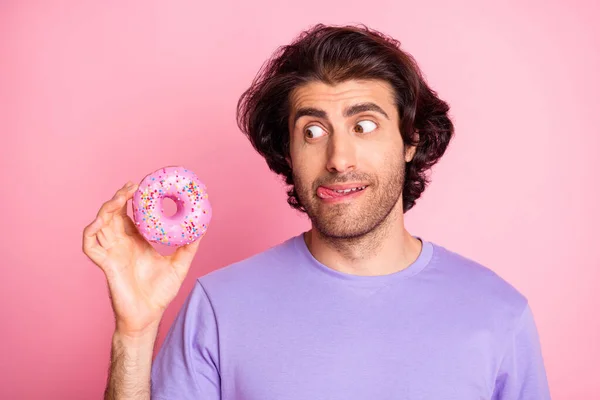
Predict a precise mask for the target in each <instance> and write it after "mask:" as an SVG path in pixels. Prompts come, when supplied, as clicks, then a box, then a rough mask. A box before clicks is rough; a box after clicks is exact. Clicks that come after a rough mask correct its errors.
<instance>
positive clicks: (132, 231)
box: [121, 217, 140, 236]
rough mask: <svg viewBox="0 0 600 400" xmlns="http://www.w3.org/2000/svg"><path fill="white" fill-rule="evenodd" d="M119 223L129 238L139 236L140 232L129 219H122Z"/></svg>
mask: <svg viewBox="0 0 600 400" xmlns="http://www.w3.org/2000/svg"><path fill="white" fill-rule="evenodd" d="M121 223H122V224H123V228H124V229H125V233H126V234H127V235H129V236H137V235H139V234H140V232H139V231H138V230H137V228H136V226H135V224H134V223H133V221H132V220H131V218H129V217H124V218H123V219H122V220H121Z"/></svg>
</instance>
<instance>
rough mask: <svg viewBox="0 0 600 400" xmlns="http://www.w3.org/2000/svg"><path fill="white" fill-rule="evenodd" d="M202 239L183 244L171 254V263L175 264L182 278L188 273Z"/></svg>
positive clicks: (174, 266)
mask: <svg viewBox="0 0 600 400" xmlns="http://www.w3.org/2000/svg"><path fill="white" fill-rule="evenodd" d="M201 240H202V238H199V239H197V240H195V241H193V242H192V243H189V244H186V245H184V246H181V247H179V248H178V249H177V250H175V253H173V254H172V255H171V265H173V268H175V271H176V272H177V275H179V276H180V277H181V279H182V280H183V279H184V278H185V276H186V275H187V273H188V271H189V269H190V265H192V260H193V259H194V256H195V255H196V252H197V251H198V246H199V245H200V241H201Z"/></svg>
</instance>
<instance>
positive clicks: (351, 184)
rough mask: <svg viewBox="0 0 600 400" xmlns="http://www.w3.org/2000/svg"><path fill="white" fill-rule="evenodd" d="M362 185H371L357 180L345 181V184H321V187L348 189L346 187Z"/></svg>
mask: <svg viewBox="0 0 600 400" xmlns="http://www.w3.org/2000/svg"><path fill="white" fill-rule="evenodd" d="M362 186H369V185H367V184H366V183H361V182H357V183H344V184H335V185H321V186H319V187H323V188H325V189H331V190H346V189H352V188H357V187H362Z"/></svg>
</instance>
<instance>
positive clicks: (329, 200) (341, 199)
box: [317, 184, 369, 203]
mask: <svg viewBox="0 0 600 400" xmlns="http://www.w3.org/2000/svg"><path fill="white" fill-rule="evenodd" d="M361 186H365V188H364V189H363V190H359V191H356V192H350V193H348V194H345V195H342V196H332V197H328V196H327V195H325V197H321V196H320V195H319V189H320V188H323V189H325V190H327V189H329V190H345V189H352V188H355V187H361ZM368 188H369V185H363V184H343V185H328V186H319V188H317V197H318V198H319V200H321V201H322V202H324V203H341V202H347V201H350V200H354V199H356V198H357V197H359V196H361V195H362V194H363V192H364V191H366V190H367V189H368Z"/></svg>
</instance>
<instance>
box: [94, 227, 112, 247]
mask: <svg viewBox="0 0 600 400" xmlns="http://www.w3.org/2000/svg"><path fill="white" fill-rule="evenodd" d="M96 237H97V238H98V242H99V243H100V246H102V248H104V250H108V249H110V248H111V247H112V244H113V243H114V236H112V235H110V233H109V232H107V230H105V229H100V230H99V231H98V233H97V234H96Z"/></svg>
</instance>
